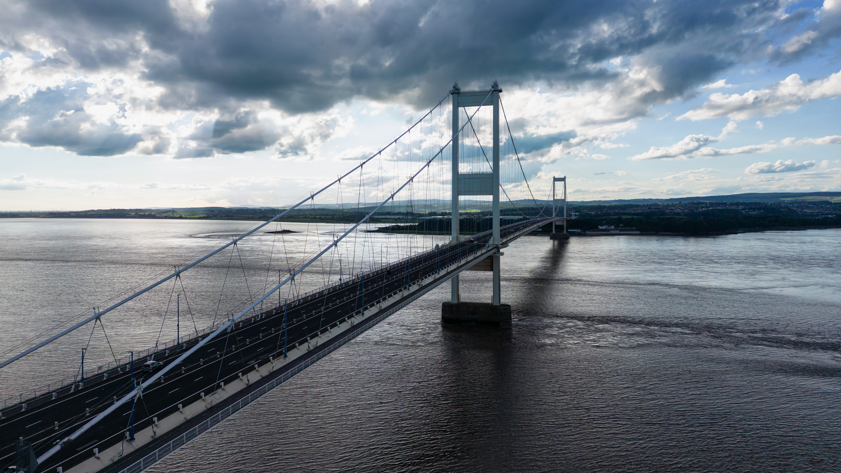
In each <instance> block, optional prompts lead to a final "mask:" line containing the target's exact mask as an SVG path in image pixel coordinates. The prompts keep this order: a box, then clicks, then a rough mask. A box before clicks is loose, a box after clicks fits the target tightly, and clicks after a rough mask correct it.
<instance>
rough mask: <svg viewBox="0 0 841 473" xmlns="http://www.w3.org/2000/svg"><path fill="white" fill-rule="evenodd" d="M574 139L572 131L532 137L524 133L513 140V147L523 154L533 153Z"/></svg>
mask: <svg viewBox="0 0 841 473" xmlns="http://www.w3.org/2000/svg"><path fill="white" fill-rule="evenodd" d="M575 137H576V133H575V132H574V131H561V132H558V133H551V134H548V135H533V134H529V133H525V134H524V135H523V136H519V137H517V138H515V139H514V145H515V146H516V147H517V151H518V152H519V153H523V154H529V153H533V152H535V151H543V150H547V149H550V148H552V147H553V146H555V145H556V144H560V143H563V142H565V141H569V140H571V139H573V138H575Z"/></svg>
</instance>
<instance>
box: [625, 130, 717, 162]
mask: <svg viewBox="0 0 841 473" xmlns="http://www.w3.org/2000/svg"><path fill="white" fill-rule="evenodd" d="M716 141H718V140H717V139H715V138H713V137H712V136H707V135H689V136H687V137H686V138H684V139H682V140H680V141H679V142H677V143H675V144H673V145H672V146H664V147H658V146H652V147H651V149H649V150H648V151H646V152H645V153H640V154H638V155H636V156H632V157H631V159H632V160H634V161H643V160H648V159H664V158H678V157H682V156H687V155H690V154H692V153H693V152H695V151H698V150H699V149H701V147H703V146H706V145H708V144H710V143H715V142H716Z"/></svg>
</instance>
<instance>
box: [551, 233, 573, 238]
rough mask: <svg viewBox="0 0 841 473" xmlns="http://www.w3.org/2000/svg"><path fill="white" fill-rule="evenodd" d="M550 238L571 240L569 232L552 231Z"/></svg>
mask: <svg viewBox="0 0 841 473" xmlns="http://www.w3.org/2000/svg"><path fill="white" fill-rule="evenodd" d="M549 238H551V239H552V240H569V233H550V234H549Z"/></svg>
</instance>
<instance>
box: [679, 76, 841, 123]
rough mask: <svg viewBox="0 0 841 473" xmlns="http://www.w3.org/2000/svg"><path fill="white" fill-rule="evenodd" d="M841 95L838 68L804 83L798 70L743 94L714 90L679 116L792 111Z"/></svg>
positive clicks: (700, 117)
mask: <svg viewBox="0 0 841 473" xmlns="http://www.w3.org/2000/svg"><path fill="white" fill-rule="evenodd" d="M839 95H841V72H836V73H835V74H832V75H830V76H829V77H827V78H825V79H823V80H817V81H814V82H808V83H804V82H803V81H802V80H801V79H800V76H799V75H798V74H792V75H790V76H788V77H787V78H786V79H785V80H783V81H781V82H778V83H776V84H774V85H772V86H771V87H769V88H767V89H762V90H750V91H748V92H745V93H744V94H741V95H739V94H733V95H725V94H721V93H714V94H712V95H710V98H709V100H707V102H705V103H704V104H703V105H701V107H699V108H696V109H694V110H690V111H689V112H686V113H684V114H683V115H681V116H680V117H678V120H683V119H688V120H692V121H697V120H707V119H710V118H718V117H730V118H731V119H733V120H745V119H747V118H750V117H752V116H756V115H764V116H773V115H777V114H778V113H780V112H783V111H794V110H797V109H799V108H800V107H801V106H803V105H805V104H806V103H808V102H811V101H813V100H820V99H828V98H833V97H838V96H839Z"/></svg>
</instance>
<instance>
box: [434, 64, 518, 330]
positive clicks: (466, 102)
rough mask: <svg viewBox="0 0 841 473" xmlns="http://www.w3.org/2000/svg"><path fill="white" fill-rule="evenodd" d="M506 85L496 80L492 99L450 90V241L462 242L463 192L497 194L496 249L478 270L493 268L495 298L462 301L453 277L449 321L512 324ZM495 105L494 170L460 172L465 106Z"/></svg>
mask: <svg viewBox="0 0 841 473" xmlns="http://www.w3.org/2000/svg"><path fill="white" fill-rule="evenodd" d="M501 92H502V89H501V88H500V87H499V85H498V84H497V83H496V81H494V84H493V91H492V92H491V97H490V100H486V98H487V96H488V92H487V91H475V92H462V91H461V89H459V87H458V84H455V85H454V86H453V90H451V91H450V94H451V95H452V103H453V142H452V153H453V154H452V220H451V225H452V229H451V237H452V238H451V240H450V245H458V244H459V243H460V236H459V222H460V219H459V196H462V195H490V196H492V197H493V218H492V232H491V245H492V246H493V247H495V248H496V251H495V252H494V253H493V254H492V255H491V256H489V257H488V259H487V260H485V261H482V262H480V263H479V264H477V265H476V266H475V267H474V268H478V269H474V268H471V270H476V271H493V298H492V302H491V303H489V304H488V303H480V302H462V301H461V296H460V294H459V277H458V276H457V275H456V276H453V278H452V280H451V283H450V284H451V298H450V302H444V304H443V306H442V308H441V321H442V322H443V323H445V324H458V325H487V326H495V327H511V306H510V305H508V304H502V302H501V294H500V280H501V275H500V270H501V266H500V256H502V253H501V252H500V250H501V247H500V243H501V239H500V207H499V179H500V168H499V94H500V93H501ZM477 106H491V107H493V141H494V143H493V164H492V173H460V172H459V136H458V132H459V128H460V117H459V114H460V111H461V108H462V107H477Z"/></svg>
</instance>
